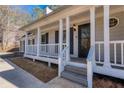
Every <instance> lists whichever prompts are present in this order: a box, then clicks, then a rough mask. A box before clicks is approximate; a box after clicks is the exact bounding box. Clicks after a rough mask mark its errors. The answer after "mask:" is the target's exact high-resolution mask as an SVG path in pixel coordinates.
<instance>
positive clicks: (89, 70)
mask: <svg viewBox="0 0 124 93" xmlns="http://www.w3.org/2000/svg"><path fill="white" fill-rule="evenodd" d="M94 51H95V46H91V48H90V50H89V53H88V56H87V81H88V87H89V88H92V85H93V84H92V82H93V70H92V62H93V57H94Z"/></svg>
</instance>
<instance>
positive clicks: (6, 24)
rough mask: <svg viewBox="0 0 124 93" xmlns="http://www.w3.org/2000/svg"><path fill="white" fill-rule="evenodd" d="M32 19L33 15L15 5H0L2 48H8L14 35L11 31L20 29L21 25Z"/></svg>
mask: <svg viewBox="0 0 124 93" xmlns="http://www.w3.org/2000/svg"><path fill="white" fill-rule="evenodd" d="M30 21H32V17H31V15H30V14H29V13H27V12H26V11H24V10H22V9H20V8H18V7H13V6H0V34H1V35H0V36H1V39H2V40H1V41H2V43H1V47H2V50H6V49H7V47H8V43H9V41H10V39H11V38H13V37H16V36H15V35H14V34H12V36H11V35H10V33H12V32H14V31H15V33H16V31H17V30H18V28H19V27H21V26H23V25H25V24H27V23H29V22H30Z"/></svg>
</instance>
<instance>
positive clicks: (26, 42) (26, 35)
mask: <svg viewBox="0 0 124 93" xmlns="http://www.w3.org/2000/svg"><path fill="white" fill-rule="evenodd" d="M27 45H28V32H25V55H26V53H27Z"/></svg>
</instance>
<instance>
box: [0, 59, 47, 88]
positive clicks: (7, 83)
mask: <svg viewBox="0 0 124 93" xmlns="http://www.w3.org/2000/svg"><path fill="white" fill-rule="evenodd" d="M17 87H19V88H46V87H47V85H46V84H45V83H43V82H41V81H40V80H38V79H37V78H35V77H34V76H33V75H31V74H29V73H28V72H26V71H24V70H22V69H21V68H19V67H18V66H16V65H15V64H13V63H11V62H10V61H8V60H6V61H5V60H3V59H1V58H0V88H17Z"/></svg>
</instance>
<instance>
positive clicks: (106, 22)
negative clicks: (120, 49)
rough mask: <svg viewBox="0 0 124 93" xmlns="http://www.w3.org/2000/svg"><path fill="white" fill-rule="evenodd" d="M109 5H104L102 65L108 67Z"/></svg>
mask: <svg viewBox="0 0 124 93" xmlns="http://www.w3.org/2000/svg"><path fill="white" fill-rule="evenodd" d="M109 40H110V35H109V6H108V5H105V6H104V66H105V67H107V68H108V67H110V42H109Z"/></svg>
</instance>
